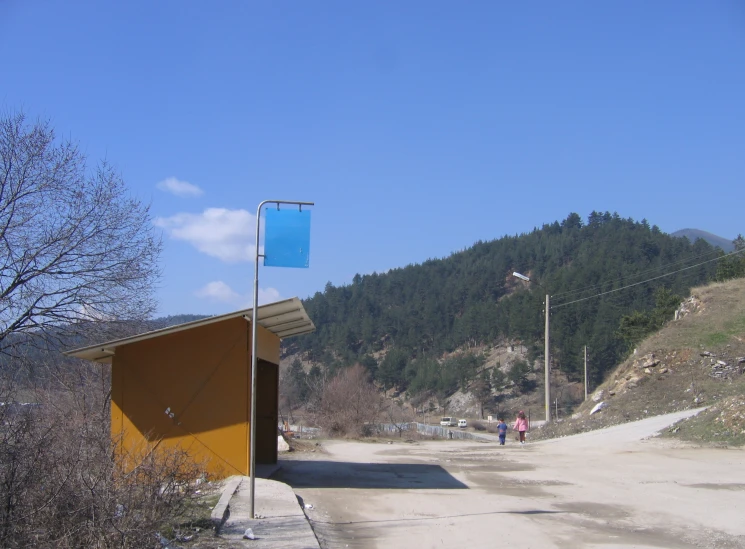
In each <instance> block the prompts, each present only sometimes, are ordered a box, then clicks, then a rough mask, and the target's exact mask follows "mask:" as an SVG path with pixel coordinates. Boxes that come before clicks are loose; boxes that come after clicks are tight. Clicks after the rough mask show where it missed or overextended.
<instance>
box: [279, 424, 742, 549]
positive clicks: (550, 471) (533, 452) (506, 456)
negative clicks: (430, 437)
mask: <svg viewBox="0 0 745 549" xmlns="http://www.w3.org/2000/svg"><path fill="white" fill-rule="evenodd" d="M693 412H694V411H688V412H682V413H678V414H669V415H667V416H658V417H653V418H648V419H645V420H642V421H638V422H633V423H628V424H624V425H620V426H615V427H610V428H607V429H603V430H601V431H593V432H590V433H584V434H581V435H574V436H571V437H565V438H561V439H555V440H546V441H540V442H536V443H529V444H526V445H525V446H521V445H520V444H518V443H516V442H515V441H514V439H512V438H510V439H508V443H507V445H506V446H499V445H498V444H495V443H493V442H475V441H453V440H448V441H417V442H404V441H402V442H396V443H393V444H384V443H383V444H381V443H366V442H354V441H332V442H327V443H325V444H324V447H325V450H326V453H312V454H309V453H301V454H295V455H292V456H291V457H290V458H288V459H285V460H283V461H282V470H281V471H280V475H279V477H277V478H278V480H281V481H283V482H287V483H288V484H290V485H291V486H292V487H293V488H294V490H295V493H296V494H297V495H299V496H300V497H301V498H302V500H303V501H304V502H305V503H306V504H309V505H312V508H309V509H307V510H306V514H307V515H308V517H309V519H310V520H311V523H312V525H313V527H314V530H315V533H316V535H317V537H318V538H319V541H320V543H321V546H322V547H327V548H332V547H333V548H336V547H357V548H377V547H379V548H383V547H385V548H389V547H402V548H412V547H417V548H419V547H422V548H429V547H469V548H480V547H484V548H487V547H489V548H493V547H509V548H515V549H523V548H533V549H537V548H560V549H570V548H572V549H575V548H586V549H600V548H608V549H623V548H631V547H633V548H637V549H652V548H694V547H699V548H700V547H703V548H714V547H716V548H745V451H743V450H742V449H713V448H698V447H694V446H692V445H687V444H684V443H680V442H678V441H674V440H667V439H656V438H655V439H651V438H648V437H649V436H650V435H652V434H654V433H655V432H657V431H659V430H660V429H664V428H666V427H667V426H669V425H671V424H672V423H673V422H674V421H677V420H678V419H680V417H683V416H684V415H686V414H688V415H690V414H691V413H693Z"/></svg>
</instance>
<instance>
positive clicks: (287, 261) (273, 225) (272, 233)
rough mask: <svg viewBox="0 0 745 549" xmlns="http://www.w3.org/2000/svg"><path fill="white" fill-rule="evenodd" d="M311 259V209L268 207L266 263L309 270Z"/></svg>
mask: <svg viewBox="0 0 745 549" xmlns="http://www.w3.org/2000/svg"><path fill="white" fill-rule="evenodd" d="M309 262H310V211H308V210H305V211H302V210H299V209H289V210H278V209H276V208H271V207H270V208H267V210H266V223H265V228H264V266H265V267H299V268H304V269H307V268H308V265H309Z"/></svg>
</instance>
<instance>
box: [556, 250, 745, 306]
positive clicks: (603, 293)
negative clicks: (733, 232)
mask: <svg viewBox="0 0 745 549" xmlns="http://www.w3.org/2000/svg"><path fill="white" fill-rule="evenodd" d="M743 251H745V250H735V251H734V252H730V253H728V254H725V255H723V256H720V257H715V258H714V259H709V260H708V261H703V262H701V263H697V264H696V265H690V266H689V267H683V268H682V269H678V270H677V271H672V272H669V273H665V274H661V275H660V276H655V277H652V278H648V279H647V280H642V281H641V282H635V283H633V284H629V285H627V286H622V287H620V288H615V289H613V290H608V291H607V292H601V293H599V294H595V295H591V296H588V297H582V298H580V299H575V300H574V301H567V302H566V303H561V304H559V305H554V306H552V307H551V309H558V308H560V307H564V306H566V305H572V304H573V303H579V302H580V301H587V300H588V299H592V298H595V297H600V296H604V295H607V294H612V293H614V292H620V291H621V290H626V289H627V288H632V287H634V286H639V285H640V284H646V283H647V282H652V281H653V280H658V279H660V278H664V277H666V276H670V275H674V274H677V273H680V272H683V271H687V270H689V269H693V268H695V267H700V266H701V265H706V264H707V263H711V262H712V261H719V260H720V259H723V258H725V257H729V256H731V255H734V254H739V253H742V252H743Z"/></svg>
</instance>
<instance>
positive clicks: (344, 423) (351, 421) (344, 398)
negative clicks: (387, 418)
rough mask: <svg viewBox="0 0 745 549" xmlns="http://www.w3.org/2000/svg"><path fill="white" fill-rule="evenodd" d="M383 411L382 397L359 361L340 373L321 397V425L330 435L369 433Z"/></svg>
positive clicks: (319, 412) (325, 388)
mask: <svg viewBox="0 0 745 549" xmlns="http://www.w3.org/2000/svg"><path fill="white" fill-rule="evenodd" d="M380 411H381V399H380V395H379V394H378V391H377V389H376V388H375V386H374V385H373V384H372V382H371V381H370V378H369V374H368V373H367V370H365V368H364V367H362V366H360V365H359V364H357V365H355V366H352V367H351V368H347V369H345V370H342V371H341V372H339V373H338V374H337V375H336V376H335V377H334V378H332V379H331V381H329V382H328V383H327V384H326V385H325V387H324V389H323V393H322V396H321V404H320V409H319V411H318V418H317V421H318V424H319V425H320V426H321V428H322V429H323V430H324V431H326V433H328V434H329V435H330V436H367V435H369V434H370V433H369V428H368V427H366V426H367V425H369V424H372V423H374V422H375V421H376V419H377V418H378V414H379V413H380Z"/></svg>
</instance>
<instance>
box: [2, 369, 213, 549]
mask: <svg viewBox="0 0 745 549" xmlns="http://www.w3.org/2000/svg"><path fill="white" fill-rule="evenodd" d="M78 373H79V374H83V375H80V376H79V378H78V379H72V380H71V379H69V378H68V379H65V380H62V382H61V383H60V382H59V378H57V379H58V383H57V384H56V386H54V387H45V388H43V389H41V390H37V391H35V392H34V395H35V398H36V405H34V406H15V407H14V406H2V407H0V486H2V498H0V546H1V547H4V548H16V547H59V548H78V547H92V548H104V547H107V548H108V547H120V548H140V547H151V546H153V543H154V541H155V535H156V533H157V532H158V531H160V530H162V529H164V528H166V527H167V526H168V525H169V524H170V523H171V522H172V521H174V520H176V519H178V518H179V516H181V515H182V514H183V513H185V512H186V511H187V510H188V509H189V507H190V505H191V502H192V500H193V499H194V498H195V497H196V494H195V492H196V481H197V480H198V479H199V478H203V475H204V472H203V469H202V468H201V467H200V466H199V465H198V464H195V463H194V462H193V461H192V460H191V458H190V457H189V456H188V455H187V454H186V453H185V452H183V451H181V450H177V449H165V448H164V447H161V446H160V445H159V444H158V443H157V442H156V443H155V444H153V445H152V446H151V447H150V448H147V449H145V451H143V452H140V453H138V454H127V455H124V454H121V453H119V452H116V451H114V447H115V444H113V443H112V440H111V435H110V418H109V405H108V394H107V393H104V392H103V391H102V390H101V388H102V387H106V388H108V383H105V381H106V380H105V379H101V376H100V370H99V371H98V373H96V371H95V370H93V369H92V367H84V366H81V368H80V370H79V371H78ZM2 381H5V383H4V384H3V383H2ZM101 381H104V383H101ZM96 388H98V390H96ZM15 394H16V393H15V391H14V390H13V387H12V384H9V383H8V380H7V379H5V380H0V397H1V398H0V401H2V402H6V403H7V402H11V401H13V400H14V399H13V396H14V395H15Z"/></svg>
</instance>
